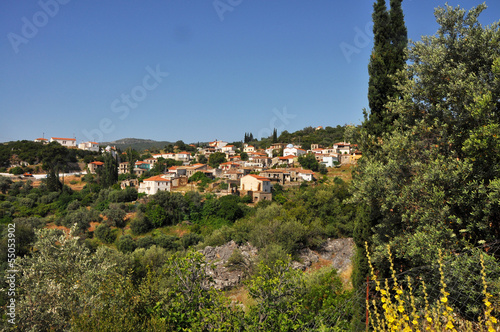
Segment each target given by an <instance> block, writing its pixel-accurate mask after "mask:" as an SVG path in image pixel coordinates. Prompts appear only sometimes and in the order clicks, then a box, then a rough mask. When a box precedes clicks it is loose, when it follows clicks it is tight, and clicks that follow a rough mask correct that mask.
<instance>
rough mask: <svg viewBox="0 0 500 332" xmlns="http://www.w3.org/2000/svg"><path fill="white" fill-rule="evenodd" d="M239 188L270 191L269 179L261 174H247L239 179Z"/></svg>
mask: <svg viewBox="0 0 500 332" xmlns="http://www.w3.org/2000/svg"><path fill="white" fill-rule="evenodd" d="M240 190H242V191H262V192H265V193H270V192H271V181H270V180H269V179H268V178H265V177H263V176H259V175H255V174H248V175H245V176H244V177H242V178H241V179H240Z"/></svg>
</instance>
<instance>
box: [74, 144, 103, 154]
mask: <svg viewBox="0 0 500 332" xmlns="http://www.w3.org/2000/svg"><path fill="white" fill-rule="evenodd" d="M78 149H80V150H86V151H94V152H99V144H98V143H96V142H83V143H80V144H78Z"/></svg>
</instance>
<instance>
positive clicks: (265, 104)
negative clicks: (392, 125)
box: [0, 0, 500, 142]
mask: <svg viewBox="0 0 500 332" xmlns="http://www.w3.org/2000/svg"><path fill="white" fill-rule="evenodd" d="M387 2H388V1H387ZM444 3H445V1H441V0H439V1H436V0H405V1H404V2H403V10H404V13H405V19H406V24H407V28H408V34H409V37H410V38H411V39H413V40H419V39H420V36H422V35H430V34H434V33H435V32H436V30H437V24H436V23H435V18H434V8H435V7H437V6H440V5H441V6H442V5H444ZM448 3H449V4H450V5H453V6H455V5H457V4H459V5H460V6H461V7H464V8H467V9H469V8H471V7H473V6H476V5H477V4H479V3H482V1H472V0H471V1H448ZM486 3H487V5H488V6H489V7H488V9H487V10H486V11H485V12H483V14H482V15H481V17H480V18H481V22H482V23H483V24H485V25H486V24H490V23H492V22H494V21H497V20H499V16H498V14H497V13H500V3H499V2H498V1H492V0H490V1H487V2H486ZM372 10H373V1H368V0H352V1H347V0H344V1H334V0H315V1H306V0H215V1H214V0H193V1H186V0H148V1H145V0H143V1H138V0H130V1H117V0H109V1H96V0H86V1H82V0H41V1H32V0H23V1H19V0H2V1H1V2H0V36H1V39H0V55H1V59H2V66H1V67H0V101H1V104H0V105H1V106H0V118H1V121H0V141H11V140H21V139H29V140H31V139H35V138H38V137H41V136H42V135H44V136H45V137H46V138H47V137H51V136H54V137H76V139H77V141H78V142H81V141H87V140H97V141H112V140H115V139H119V138H125V137H137V138H148V139H154V140H170V141H176V140H179V139H182V140H184V141H185V142H197V141H209V140H213V139H223V140H227V141H235V140H242V139H243V135H244V133H245V132H252V133H253V135H254V136H255V137H260V136H268V135H270V134H271V132H272V129H273V128H278V130H279V132H281V131H283V130H288V131H289V132H293V131H295V130H298V129H302V128H304V127H306V126H336V125H344V124H360V123H361V121H362V118H363V115H362V109H363V108H365V107H367V106H368V101H367V89H368V72H367V66H368V60H369V55H370V52H371V49H372V40H371V37H372V35H371V25H370V23H371V14H372Z"/></svg>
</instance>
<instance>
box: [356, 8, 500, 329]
mask: <svg viewBox="0 0 500 332" xmlns="http://www.w3.org/2000/svg"><path fill="white" fill-rule="evenodd" d="M484 9H485V6H484V5H480V6H478V7H476V8H473V9H472V10H470V11H469V12H467V11H465V10H463V9H460V8H452V7H450V6H446V7H445V8H439V9H437V10H436V16H437V20H438V23H439V24H440V28H439V30H438V32H437V33H436V35H434V36H430V37H423V39H422V41H421V42H415V43H414V44H413V45H412V47H411V48H410V50H409V53H408V56H409V60H410V61H411V63H410V64H409V65H408V66H407V68H406V69H405V71H401V72H399V73H398V74H397V75H396V76H394V78H395V79H397V81H396V85H397V96H394V95H393V96H391V95H388V96H387V97H388V102H387V103H385V106H384V109H385V111H384V112H385V113H384V114H386V115H387V116H388V118H390V119H393V122H392V123H391V124H390V126H389V127H386V126H385V125H383V126H384V127H385V128H386V129H385V130H384V131H379V134H378V136H375V135H373V134H372V132H371V131H370V130H368V129H367V130H364V131H363V132H362V133H361V142H362V146H361V148H362V150H363V158H362V160H361V162H360V164H359V167H358V170H357V174H356V176H355V178H354V181H353V199H352V200H351V201H352V202H353V203H354V204H357V205H359V206H360V211H359V213H358V215H357V222H356V227H355V231H354V238H355V240H356V244H357V246H358V249H359V253H358V258H357V262H358V265H357V266H356V269H355V278H354V280H355V283H354V284H355V285H361V284H363V280H366V276H367V275H368V267H367V261H366V259H364V258H363V256H365V255H366V253H365V252H364V250H363V244H364V242H365V241H366V242H368V245H369V248H370V250H372V251H373V257H372V260H373V264H374V266H375V268H376V269H377V270H378V271H380V276H382V277H388V275H389V266H388V264H387V262H386V261H385V260H384V259H383V253H384V252H385V250H386V246H387V245H388V244H389V245H390V246H391V249H392V251H393V254H394V264H396V265H397V269H398V270H400V271H406V270H409V269H412V268H415V267H419V266H429V265H432V264H433V262H435V261H436V260H437V257H438V252H439V250H441V251H442V252H443V256H444V257H446V259H447V260H451V262H450V264H455V265H456V266H463V268H464V270H465V271H467V272H465V271H464V272H461V273H465V274H466V275H467V278H471V277H472V276H473V275H474V272H473V271H472V270H471V268H470V267H471V266H472V265H471V264H470V263H468V261H470V257H468V255H466V254H458V253H463V252H467V251H466V250H469V249H470V248H474V247H478V246H481V245H483V244H487V243H493V242H495V241H498V238H499V235H500V227H499V223H498V220H499V217H500V215H499V211H500V209H499V207H500V205H499V204H500V201H499V199H498V197H499V193H498V189H499V186H498V183H500V173H499V170H500V168H499V167H498V165H500V160H499V158H500V157H499V156H500V155H499V154H498V153H497V152H498V151H499V148H500V141H499V137H500V136H499V134H500V132H499V123H500V121H499V120H500V119H499V117H498V107H499V104H498V100H499V99H500V54H499V52H498V47H497V46H498V39H499V37H500V33H499V31H500V30H499V28H498V26H499V25H498V23H496V24H494V25H492V26H488V27H483V26H481V25H480V23H479V22H478V16H479V14H480V13H481V12H482V11H483V10H484ZM478 41H480V42H478ZM476 258H477V256H476ZM476 262H477V260H476ZM494 265H496V267H493V268H492V270H491V271H496V270H497V269H498V262H497V261H496V262H495V264H494ZM466 267H467V268H466ZM469 271H470V272H469ZM476 271H477V269H476ZM456 273H457V272H455V273H452V274H449V275H446V276H445V279H446V283H451V282H452V281H453V280H456V278H459V276H458V275H456ZM426 282H428V287H439V285H438V282H439V279H437V278H434V279H432V280H428V281H427V280H426ZM471 292H473V288H468V290H465V289H464V292H461V293H459V292H456V294H455V295H456V296H457V302H460V303H461V305H463V306H464V307H467V308H469V309H472V308H474V300H472V298H471V297H469V296H468V294H470V293H471ZM477 292H478V291H477V290H476V293H477ZM497 294H498V293H497ZM360 307H361V305H360ZM476 312H481V311H480V310H479V311H478V310H476ZM461 314H466V313H465V312H464V311H462V312H461ZM467 314H468V317H471V315H470V313H467ZM361 316H362V313H360V315H359V319H362V318H361ZM475 317H476V316H472V319H475Z"/></svg>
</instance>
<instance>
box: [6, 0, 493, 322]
mask: <svg viewBox="0 0 500 332" xmlns="http://www.w3.org/2000/svg"><path fill="white" fill-rule="evenodd" d="M390 4H391V10H390V12H387V8H386V6H385V2H384V1H382V0H378V1H377V2H376V4H375V13H374V16H373V17H374V21H375V26H374V32H375V39H376V40H375V41H376V42H375V46H374V51H373V55H372V62H371V64H370V77H371V82H370V89H371V90H370V91H371V92H370V107H371V112H372V113H371V115H370V117H369V118H367V119H365V123H364V125H363V127H362V128H361V129H360V130H359V131H358V130H357V128H355V127H352V126H345V127H340V126H338V127H336V128H331V127H326V128H325V129H318V130H316V129H315V128H312V127H309V128H304V130H302V131H298V132H295V133H293V134H290V133H288V132H283V133H281V135H279V136H278V133H277V131H276V130H275V131H274V132H273V135H272V136H271V137H269V138H264V139H262V140H260V141H256V140H254V138H253V135H252V134H251V133H248V134H247V133H246V134H245V142H246V143H249V144H252V145H254V146H258V147H260V148H262V147H267V146H269V145H270V144H271V143H273V142H286V143H298V142H299V141H300V142H301V144H302V145H303V147H304V148H306V149H307V148H309V146H310V145H311V144H312V143H316V144H323V145H325V146H327V145H331V144H332V143H334V142H336V141H343V140H351V139H353V140H355V141H356V142H358V144H359V145H360V148H361V150H362V151H363V158H362V159H360V161H359V165H358V166H357V167H355V168H354V167H353V168H346V167H341V168H334V169H330V170H328V172H327V174H325V176H324V177H323V178H322V179H321V181H317V182H315V183H306V182H304V183H302V184H301V185H300V186H289V185H278V184H275V185H274V186H273V192H272V201H262V202H259V203H257V204H249V200H248V199H249V197H239V196H232V195H229V196H223V197H220V198H217V197H216V196H215V194H210V193H208V194H205V195H202V194H200V192H198V191H191V192H186V193H180V192H165V191H160V192H158V193H157V194H155V195H151V196H144V195H143V194H141V195H139V194H138V193H137V190H136V189H134V188H127V189H125V190H122V189H120V187H119V184H118V183H117V180H118V176H117V174H116V161H115V160H114V159H113V158H112V157H111V156H110V155H103V156H100V155H93V154H80V152H76V150H68V149H65V148H63V147H61V146H60V145H58V144H49V145H46V146H44V145H41V144H37V143H33V142H27V141H23V142H11V143H7V144H5V145H2V146H1V148H0V166H5V165H7V166H8V165H10V163H11V162H12V161H13V160H12V158H14V155H17V157H15V158H19V160H17V159H16V160H15V161H24V159H23V158H31V159H29V162H30V163H31V162H33V163H35V164H36V163H40V164H41V165H42V167H43V169H45V170H46V171H47V173H48V176H47V179H45V180H44V181H42V182H41V183H39V182H35V183H34V182H33V181H31V180H19V178H6V177H0V192H1V194H0V234H1V237H0V252H1V253H2V255H3V257H2V260H1V265H0V278H2V279H4V278H5V277H6V273H7V272H6V271H7V270H8V269H9V266H8V264H7V262H8V261H7V257H6V255H7V252H8V244H9V232H8V226H7V225H9V224H14V225H15V229H16V231H15V237H16V245H17V246H16V255H17V257H18V259H17V261H16V268H17V269H18V270H19V273H18V275H17V276H16V289H17V292H18V293H17V294H16V314H17V315H18V317H22V319H19V320H17V322H18V326H17V327H12V326H10V325H8V324H7V323H6V319H5V318H6V316H5V312H4V311H3V312H2V315H3V317H2V321H1V324H2V325H0V327H1V329H2V330H7V331H8V330H9V329H10V330H16V329H17V330H34V331H45V330H54V331H60V330H73V331H97V330H104V331H137V330H141V331H158V330H166V331H182V330H184V331H186V330H188V331H277V330H281V331H294V330H297V331H346V330H348V329H351V330H353V331H360V330H364V329H365V314H366V311H365V309H366V305H367V302H366V297H365V296H366V289H367V288H368V296H369V297H370V300H371V302H368V306H369V311H370V313H371V316H370V320H369V322H370V324H371V326H372V327H376V328H377V329H379V330H385V329H386V327H387V329H392V330H402V329H403V328H404V327H408V328H414V327H417V326H419V327H422V328H423V327H426V326H432V327H435V328H437V329H440V328H448V330H453V329H454V328H458V327H467V328H470V329H472V330H473V329H474V328H476V327H479V326H486V327H487V328H488V329H489V330H494V329H495V328H497V329H498V324H497V322H496V318H495V317H498V312H499V311H498V310H499V309H498V308H499V307H498V303H499V301H500V298H499V294H500V283H499V282H498V280H499V279H498V278H499V276H500V264H499V262H498V251H494V250H493V249H494V248H498V239H499V237H500V226H499V223H498V220H499V219H500V167H499V165H500V125H499V123H500V118H499V114H500V112H499V110H498V107H499V102H498V101H499V100H500V79H499V77H500V54H499V49H498V41H499V40H500V32H499V31H500V28H499V27H500V25H499V24H494V25H492V26H489V27H482V26H481V25H480V24H479V23H478V21H477V17H478V15H479V14H480V13H481V11H482V10H484V8H485V6H484V5H480V6H478V7H477V8H474V9H472V10H471V11H469V12H466V11H464V10H462V9H459V8H452V7H449V6H447V7H445V8H440V9H438V10H437V11H436V14H437V18H438V23H439V24H440V28H439V30H438V32H437V34H436V35H435V36H431V37H424V38H423V40H422V42H416V43H414V44H413V45H412V46H411V47H410V49H409V51H408V53H407V55H408V59H409V60H411V62H410V63H409V64H407V65H406V66H404V65H403V64H402V62H401V61H403V63H404V59H405V56H406V55H405V54H404V53H403V52H401V50H402V49H404V48H405V47H404V46H405V45H406V28H404V22H403V17H402V12H401V1H398V0H394V1H391V2H390ZM379 60H380V61H381V62H379ZM380 64H384V65H387V66H388V68H386V71H385V74H384V75H386V76H384V75H382V73H381V72H379V71H378V69H380V68H379V65H380ZM375 69H377V70H375ZM389 69H390V70H389ZM388 74H391V75H389V76H387V75H388ZM375 87H378V88H377V89H376V90H377V91H378V92H383V94H372V92H373V91H374V89H375ZM238 144H239V143H238ZM238 144H235V145H237V146H238V148H241V144H239V145H238ZM165 149H166V150H171V151H174V150H179V149H183V150H188V151H194V149H195V148H194V147H193V146H190V145H186V144H184V143H183V142H182V141H178V142H176V143H175V146H174V145H173V144H169V145H168V146H166V147H165ZM37 151H42V152H40V153H39V152H37ZM27 152H30V153H33V155H28V154H26V153H27ZM150 152H151V151H149V152H147V153H145V154H142V155H140V154H139V153H138V152H137V151H135V150H133V149H127V151H126V158H127V161H129V162H131V163H132V162H135V160H137V159H138V158H148V157H150ZM243 157H244V155H243ZM82 159H83V160H85V159H87V160H95V159H97V160H101V161H103V162H104V167H103V168H102V170H100V171H99V172H98V173H97V174H95V175H92V174H87V175H86V176H85V177H82V181H83V182H84V184H85V185H84V187H83V189H81V190H72V189H71V188H70V187H68V186H67V185H64V184H63V183H62V182H61V181H60V179H59V178H58V173H59V171H60V170H67V169H68V168H69V167H70V166H71V165H72V164H73V163H74V162H76V161H77V160H82ZM26 160H28V159H26ZM224 161H225V158H224V154H217V153H216V154H213V155H211V156H210V158H209V160H208V163H209V164H211V165H213V166H218V165H219V164H220V163H222V162H224ZM299 162H300V163H301V165H302V166H303V167H304V168H308V169H311V170H313V171H319V172H321V171H322V169H320V165H319V164H318V162H317V161H316V159H315V157H314V155H312V154H309V155H306V156H303V157H300V158H299ZM174 164H175V163H174V161H172V160H162V159H160V160H159V161H158V163H157V164H156V166H155V167H154V168H153V170H151V171H150V172H149V173H148V175H152V174H159V173H161V172H162V171H164V169H165V168H166V167H169V165H174ZM5 167H6V166H5ZM353 169H354V170H353ZM21 170H22V171H24V170H25V169H24V168H22V167H21V166H19V169H15V170H13V172H20V171H21ZM351 170H353V180H352V182H351V181H350V179H351ZM126 177H128V176H126ZM189 181H190V182H198V183H199V184H200V187H202V188H203V187H206V186H207V185H208V184H209V183H210V182H212V180H210V179H209V178H208V177H207V176H206V175H205V173H203V172H197V173H195V174H194V175H193V176H191V178H190V179H189ZM78 189H80V188H78ZM345 237H353V238H354V241H355V243H356V246H357V253H356V257H355V262H354V271H353V275H352V286H353V289H352V290H350V289H349V287H346V285H347V284H348V282H345V280H343V278H344V277H347V278H349V276H348V275H347V276H343V275H340V276H339V275H338V274H337V271H335V270H333V269H332V268H330V267H324V268H321V263H322V262H321V261H320V262H318V264H317V265H314V268H313V266H312V267H311V268H310V269H309V270H308V271H306V272H304V271H301V270H298V269H294V268H293V265H294V262H293V260H297V259H300V257H301V255H302V254H303V252H304V251H307V249H311V250H317V249H319V248H321V247H322V246H323V245H324V244H325V243H326V241H327V239H328V238H345ZM231 241H234V243H235V244H237V245H243V244H247V243H248V244H251V245H252V246H253V247H255V248H256V249H257V254H256V255H252V256H251V257H248V256H247V253H246V252H242V250H239V249H236V250H233V251H232V253H231V254H230V255H229V254H228V256H230V257H229V259H228V260H227V262H226V263H225V268H226V269H227V270H229V271H232V272H234V273H238V271H239V272H241V274H239V278H241V279H240V281H241V282H240V284H239V286H238V289H237V290H235V291H239V292H240V293H239V294H238V295H240V296H241V297H244V296H243V294H244V295H245V296H246V301H244V302H245V303H244V306H243V305H240V303H238V301H234V302H232V301H231V300H230V298H231V299H233V297H231V295H230V294H229V293H225V292H222V291H218V290H216V289H215V288H214V287H212V282H213V279H212V275H213V273H212V272H213V271H212V269H213V268H214V267H213V266H211V264H210V263H208V262H207V261H206V259H205V257H203V255H202V254H201V252H200V250H201V249H203V248H206V247H208V246H211V247H215V246H220V245H226V244H228V243H230V245H231V246H232V245H234V243H232V242H231ZM240 248H241V247H240ZM207 250H211V249H207ZM388 250H390V252H389V260H387V259H386V258H385V257H386V253H387V251H388ZM367 251H369V252H370V253H371V254H370V255H367ZM4 253H5V254H4ZM207 256H208V254H207ZM226 259H227V258H226ZM436 262H438V263H437V264H436ZM424 272H425V273H424ZM369 276H371V279H372V282H371V283H368V284H366V283H365V281H366V278H367V277H369ZM402 276H404V277H405V279H403V278H402ZM379 278H388V279H386V281H385V284H383V283H380V280H379ZM370 289H371V291H370ZM233 291H234V290H233ZM241 297H240V298H241ZM7 300H8V297H7V293H6V292H5V289H3V290H2V292H0V306H1V307H2V308H5V306H6V304H7ZM377 313H378V315H379V316H377ZM429 319H430V320H429ZM483 323H484V324H483ZM481 324H482V325H481ZM410 325H411V326H410Z"/></svg>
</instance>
